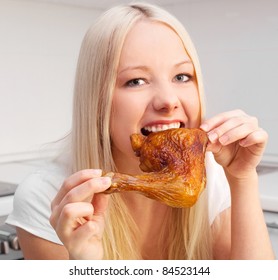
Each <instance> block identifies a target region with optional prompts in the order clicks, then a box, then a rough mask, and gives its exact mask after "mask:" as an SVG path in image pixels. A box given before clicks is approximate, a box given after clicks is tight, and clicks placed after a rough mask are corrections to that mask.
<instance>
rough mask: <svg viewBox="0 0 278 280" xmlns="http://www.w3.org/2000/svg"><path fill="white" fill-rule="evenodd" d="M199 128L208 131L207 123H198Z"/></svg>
mask: <svg viewBox="0 0 278 280" xmlns="http://www.w3.org/2000/svg"><path fill="white" fill-rule="evenodd" d="M200 128H201V129H202V130H204V131H208V128H209V126H208V124H206V123H203V124H201V125H200Z"/></svg>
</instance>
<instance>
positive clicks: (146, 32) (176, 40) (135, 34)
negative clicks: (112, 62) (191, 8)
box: [120, 20, 189, 62]
mask: <svg viewBox="0 0 278 280" xmlns="http://www.w3.org/2000/svg"><path fill="white" fill-rule="evenodd" d="M161 56H164V59H166V58H167V59H175V60H176V59H177V60H180V59H187V60H188V59H189V56H188V54H187V52H186V50H185V48H184V45H183V42H182V40H181V39H180V37H179V36H178V35H177V33H176V32H175V31H174V30H173V29H172V28H170V27H169V26H167V25H166V24H164V23H161V22H156V21H150V20H143V21H139V22H137V23H136V24H135V25H134V26H133V27H132V28H131V30H130V31H129V32H128V34H127V36H126V38H125V41H124V44H123V48H122V52H121V58H120V62H123V60H131V59H132V60H133V61H134V60H135V61H136V60H139V61H140V60H144V59H146V61H147V60H148V59H155V58H156V57H157V58H159V59H160V60H161V59H162V57H161Z"/></svg>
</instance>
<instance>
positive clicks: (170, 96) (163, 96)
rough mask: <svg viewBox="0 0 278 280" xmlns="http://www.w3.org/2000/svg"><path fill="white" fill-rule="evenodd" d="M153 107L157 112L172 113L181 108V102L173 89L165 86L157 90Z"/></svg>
mask: <svg viewBox="0 0 278 280" xmlns="http://www.w3.org/2000/svg"><path fill="white" fill-rule="evenodd" d="M152 105H153V109H154V110H156V111H159V112H165V113H170V112H172V111H174V110H175V109H177V108H178V107H179V105H180V101H179V98H178V96H177V94H176V93H175V91H174V90H173V89H171V88H169V87H166V86H164V87H161V88H159V89H156V91H155V94H154V97H153V102H152Z"/></svg>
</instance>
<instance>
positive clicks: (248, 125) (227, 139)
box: [208, 122, 258, 145]
mask: <svg viewBox="0 0 278 280" xmlns="http://www.w3.org/2000/svg"><path fill="white" fill-rule="evenodd" d="M226 128H227V127H226ZM227 129H228V128H227ZM257 129H258V127H257V124H255V123H252V122H245V123H242V124H241V125H239V126H236V127H232V128H231V129H230V130H224V129H222V128H220V130H219V131H220V132H219V131H218V132H216V133H219V136H218V140H219V143H220V144H221V145H229V144H231V143H234V142H236V141H239V140H242V139H244V138H246V137H247V136H248V135H249V134H251V133H252V132H254V131H255V130H257ZM208 137H209V138H210V135H208Z"/></svg>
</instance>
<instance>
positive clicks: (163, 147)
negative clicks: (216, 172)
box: [106, 128, 208, 207]
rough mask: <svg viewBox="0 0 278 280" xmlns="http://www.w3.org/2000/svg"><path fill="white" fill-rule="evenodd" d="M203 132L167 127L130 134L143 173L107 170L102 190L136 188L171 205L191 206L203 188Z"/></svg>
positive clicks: (204, 172)
mask: <svg viewBox="0 0 278 280" xmlns="http://www.w3.org/2000/svg"><path fill="white" fill-rule="evenodd" d="M207 142H208V139H207V135H206V133H205V132H203V131H202V130H200V129H185V128H177V129H169V130H165V131H161V132H155V133H151V134H150V135H148V136H143V135H141V134H132V135H131V145H132V148H133V150H134V152H135V154H136V155H137V156H138V157H139V158H140V165H139V166H140V169H141V170H142V171H144V172H146V173H143V174H141V175H135V176H132V175H127V174H120V173H112V172H111V173H108V174H106V176H111V178H112V185H111V187H110V188H109V189H108V190H107V191H106V193H114V192H123V191H137V192H140V193H142V194H143V195H145V196H146V197H149V198H152V199H156V200H158V201H161V202H163V203H165V204H167V205H169V206H171V207H191V206H192V205H194V204H195V203H196V201H197V199H198V197H199V195H200V193H201V192H202V191H203V189H204V188H205V184H206V171H205V150H206V146H207Z"/></svg>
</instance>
